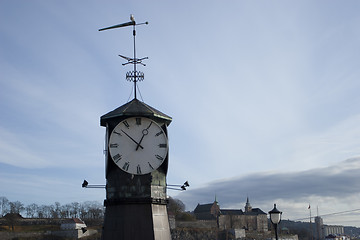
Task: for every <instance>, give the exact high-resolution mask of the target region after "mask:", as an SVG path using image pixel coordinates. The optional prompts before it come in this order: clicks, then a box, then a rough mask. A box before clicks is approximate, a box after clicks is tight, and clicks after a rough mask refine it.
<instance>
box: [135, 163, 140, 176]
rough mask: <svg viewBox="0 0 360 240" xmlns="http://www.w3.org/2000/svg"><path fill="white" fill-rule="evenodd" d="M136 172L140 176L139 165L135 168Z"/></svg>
mask: <svg viewBox="0 0 360 240" xmlns="http://www.w3.org/2000/svg"><path fill="white" fill-rule="evenodd" d="M136 172H137V174H141V167H140V164H139V165H137V167H136Z"/></svg>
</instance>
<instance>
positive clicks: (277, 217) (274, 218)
mask: <svg viewBox="0 0 360 240" xmlns="http://www.w3.org/2000/svg"><path fill="white" fill-rule="evenodd" d="M269 214H270V220H271V222H272V223H273V224H278V223H279V222H280V221H281V214H282V212H280V211H279V210H277V208H276V204H274V208H273V210H271V211H270V212H269Z"/></svg>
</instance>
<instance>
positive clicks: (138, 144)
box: [121, 129, 144, 149]
mask: <svg viewBox="0 0 360 240" xmlns="http://www.w3.org/2000/svg"><path fill="white" fill-rule="evenodd" d="M121 131H122V132H123V133H124V134H125V135H126V136H128V138H130V139H131V140H132V141H133V142H134V143H135V144H136V145H137V148H138V147H140V148H141V149H144V148H143V146H141V145H140V143H138V142H137V141H135V140H134V139H133V138H132V137H131V136H130V135H129V134H127V133H126V132H125V131H124V130H122V129H121ZM137 148H136V149H137Z"/></svg>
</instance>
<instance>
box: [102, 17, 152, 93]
mask: <svg viewBox="0 0 360 240" xmlns="http://www.w3.org/2000/svg"><path fill="white" fill-rule="evenodd" d="M130 20H131V21H130V22H126V23H121V24H117V25H114V26H111V27H106V28H101V29H99V31H104V30H108V29H113V28H120V27H127V26H133V39H134V57H133V58H130V57H126V56H123V55H120V54H119V57H122V58H124V59H125V60H127V62H126V63H123V64H122V65H123V66H125V65H127V64H133V66H134V70H133V71H129V72H127V73H126V80H127V81H130V82H133V83H134V98H135V99H136V83H137V82H140V81H143V80H144V73H143V72H140V71H137V70H136V65H137V64H141V65H143V66H146V65H145V64H144V63H143V62H142V61H143V60H145V59H148V57H143V58H136V44H135V36H136V30H135V26H137V25H143V24H149V23H148V22H144V23H136V22H135V18H134V15H132V14H131V15H130Z"/></svg>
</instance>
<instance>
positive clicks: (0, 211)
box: [0, 197, 105, 219]
mask: <svg viewBox="0 0 360 240" xmlns="http://www.w3.org/2000/svg"><path fill="white" fill-rule="evenodd" d="M104 212H105V211H104V207H103V205H102V204H101V203H99V202H97V201H86V202H82V203H79V202H72V203H68V204H65V205H61V204H60V203H59V202H55V203H54V204H51V205H38V204H36V203H32V204H29V205H26V206H25V205H24V204H23V203H21V202H20V201H14V202H11V201H9V200H8V199H7V198H6V197H0V216H1V217H4V216H5V215H6V214H8V213H11V214H20V215H21V216H23V217H27V218H81V219H101V218H103V217H104Z"/></svg>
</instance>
